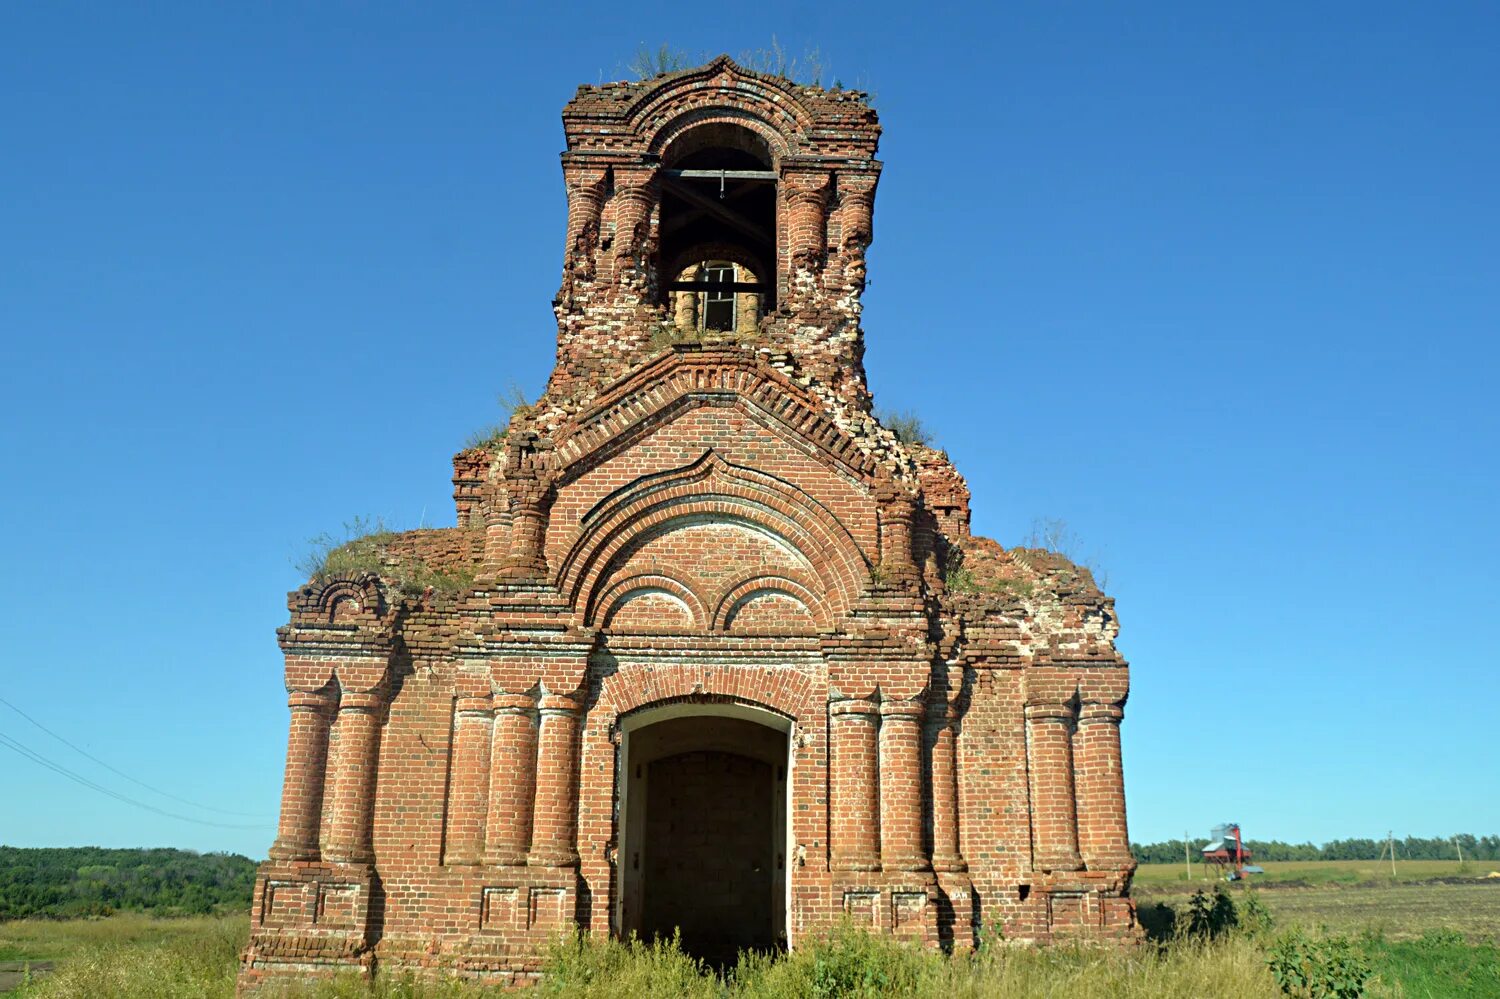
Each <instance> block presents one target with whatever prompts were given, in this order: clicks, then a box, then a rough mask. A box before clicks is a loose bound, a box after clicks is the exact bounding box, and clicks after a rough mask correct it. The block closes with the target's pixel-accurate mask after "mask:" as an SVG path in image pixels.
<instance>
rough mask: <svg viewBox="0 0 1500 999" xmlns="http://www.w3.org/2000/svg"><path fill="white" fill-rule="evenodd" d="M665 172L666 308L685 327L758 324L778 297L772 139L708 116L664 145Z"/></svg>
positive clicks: (742, 329)
mask: <svg viewBox="0 0 1500 999" xmlns="http://www.w3.org/2000/svg"><path fill="white" fill-rule="evenodd" d="M661 176H662V192H661V229H660V233H661V259H662V260H663V261H665V262H666V263H667V266H666V268H664V269H665V270H666V272H667V274H668V275H670V280H669V281H667V282H666V283H665V285H664V292H665V294H666V296H667V301H666V302H665V303H664V304H666V306H667V309H668V315H669V316H670V317H671V318H672V319H673V321H674V322H675V323H676V325H677V326H678V328H679V329H696V330H701V331H708V330H718V331H723V332H737V333H750V332H753V331H754V330H755V328H756V322H757V320H758V318H759V317H760V316H761V315H764V314H765V313H766V312H767V311H769V310H770V309H771V308H773V307H774V305H775V303H774V298H775V287H774V285H775V282H774V281H772V280H771V272H770V268H769V267H768V266H767V265H766V262H768V261H773V260H775V259H776V179H777V173H776V169H775V163H774V157H773V156H772V153H771V150H770V147H769V146H767V144H766V141H765V140H764V139H763V138H762V137H761V136H759V135H757V134H756V133H755V132H753V131H752V130H750V129H749V128H746V127H744V126H743V125H736V124H733V123H729V122H710V123H706V124H703V125H700V126H698V127H696V128H692V129H689V130H688V131H686V132H684V133H683V134H682V135H681V136H679V137H678V138H676V139H675V140H674V141H673V142H672V144H671V145H670V146H669V147H668V148H667V149H666V150H665V153H664V156H663V169H662V174H661ZM688 320H690V321H688Z"/></svg>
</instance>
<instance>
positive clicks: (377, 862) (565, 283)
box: [240, 57, 1138, 990]
mask: <svg viewBox="0 0 1500 999" xmlns="http://www.w3.org/2000/svg"><path fill="white" fill-rule="evenodd" d="M563 124H564V131H565V135H566V141H567V149H566V151H565V152H564V153H563V156H562V166H563V179H564V182H565V183H566V185H567V192H568V218H567V234H566V243H565V254H564V263H563V278H562V286H561V289H560V290H559V292H558V295H557V298H556V300H555V302H554V305H555V311H556V314H557V325H558V332H557V336H558V340H557V365H556V368H555V369H554V371H553V373H552V377H551V380H550V381H549V383H548V386H547V390H546V392H545V393H544V394H543V396H542V397H541V399H540V400H538V401H537V403H536V404H535V405H534V406H532V407H526V408H522V409H520V410H518V411H517V412H516V414H515V416H514V418H513V420H512V421H511V423H510V426H509V429H508V432H507V433H505V434H504V435H503V437H499V438H497V439H495V440H493V441H490V442H487V443H485V444H483V445H480V446H477V447H473V448H470V449H468V450H465V451H463V452H460V453H459V454H458V455H457V456H456V457H455V458H454V478H453V484H454V499H455V502H456V504H457V509H458V525H457V526H456V527H454V528H448V529H441V530H420V531H412V532H408V533H405V534H401V535H397V536H394V537H386V538H380V539H376V540H374V541H370V542H364V543H356V545H357V546H358V545H359V544H363V546H364V547H363V548H362V549H361V551H363V552H364V554H365V555H366V556H367V557H368V558H369V559H370V560H371V562H370V564H369V567H368V571H362V572H357V573H352V574H345V575H322V576H319V577H317V578H315V579H313V580H311V581H310V582H309V583H308V584H307V585H305V586H304V587H302V588H301V589H299V590H297V591H295V592H293V593H292V594H291V595H290V599H289V609H290V611H291V621H290V623H289V624H287V625H286V626H284V627H283V628H282V629H281V630H280V632H279V638H280V643H281V647H282V651H283V652H284V654H285V659H286V685H287V690H288V693H289V706H290V708H291V724H290V735H289V738H288V748H287V765H286V781H285V787H284V792H283V800H282V811H281V821H280V828H279V834H278V836H277V839H276V842H275V844H274V846H273V847H272V848H271V855H270V856H271V859H270V860H268V861H267V862H266V863H265V864H264V865H263V866H262V868H261V872H260V876H259V879H258V881H257V884H256V890H255V901H254V909H253V913H252V921H253V925H252V937H251V941H250V944H249V946H248V947H247V949H246V951H245V954H244V962H243V969H242V973H241V979H240V981H241V987H242V988H243V989H246V990H253V989H254V988H255V987H257V986H258V985H260V984H261V983H262V982H264V981H265V980H266V979H268V978H269V977H273V976H277V975H306V974H309V973H317V972H319V971H324V970H335V969H338V968H341V967H359V968H363V969H366V970H374V969H375V968H376V967H377V966H380V967H384V966H396V967H421V968H437V969H451V970H454V971H458V972H462V973H465V974H468V975H473V976H479V977H482V978H490V979H494V980H497V981H517V980H523V979H525V978H527V977H529V976H532V975H534V974H535V973H536V971H537V968H538V965H539V956H540V954H541V952H542V950H543V948H544V947H545V946H546V944H547V943H548V941H550V940H551V939H553V938H554V937H555V936H556V935H557V934H559V933H562V932H565V931H568V930H570V929H572V928H575V927H581V928H583V929H585V930H588V931H590V932H594V933H611V934H617V935H624V934H629V933H636V934H639V935H642V936H650V935H653V934H657V933H670V932H671V931H672V930H673V928H674V927H677V928H680V929H681V932H682V938H683V942H684V945H685V946H686V947H687V948H688V949H689V950H691V951H693V952H695V953H697V954H699V955H701V956H704V957H708V958H712V959H719V958H724V957H727V956H728V955H730V954H732V953H733V952H734V951H735V950H736V949H738V948H742V947H775V946H790V947H796V946H798V944H799V942H800V941H802V940H804V939H806V938H807V936H808V934H810V933H813V932H815V931H816V930H817V929H818V928H819V927H820V926H826V925H828V924H831V923H833V922H835V921H836V920H838V919H840V918H842V917H845V916H847V917H848V918H850V919H852V920H854V921H855V922H857V923H859V924H862V925H865V926H868V927H869V928H870V929H871V930H873V931H876V932H880V933H891V934H899V935H902V936H910V937H914V938H917V939H920V940H924V941H927V942H929V943H931V944H934V945H936V944H938V943H940V942H943V943H947V942H951V943H953V944H955V945H957V946H960V947H962V946H968V945H971V944H972V943H973V942H974V941H975V939H976V935H977V934H978V933H979V931H980V930H981V928H983V927H990V926H999V927H1002V928H1003V930H1004V933H1005V935H1006V937H1007V938H1009V939H1012V940H1016V939H1023V940H1027V939H1029V940H1037V941H1046V940H1051V939H1055V938H1058V937H1061V936H1069V937H1073V936H1079V937H1095V938H1100V937H1102V938H1115V939H1122V940H1132V939H1135V938H1136V935H1137V933H1138V931H1137V929H1136V926H1135V918H1134V916H1135V912H1134V906H1133V903H1132V902H1131V900H1130V898H1129V885H1130V876H1131V873H1132V871H1133V870H1134V866H1135V865H1134V861H1133V860H1132V859H1131V856H1130V852H1129V847H1128V837H1127V834H1126V825H1125V801H1124V785H1123V783H1122V778H1121V767H1120V736H1119V726H1120V720H1121V715H1122V709H1123V706H1124V704H1125V698H1126V693H1127V690H1128V686H1129V681H1128V671H1127V668H1126V664H1125V662H1124V660H1123V659H1122V658H1121V657H1120V655H1119V653H1118V652H1117V651H1116V650H1115V647H1114V638H1115V635H1116V633H1117V631H1118V628H1117V624H1116V620H1115V614H1114V603H1113V601H1112V600H1111V599H1109V598H1108V597H1106V596H1104V595H1103V594H1102V593H1101V592H1100V591H1099V589H1098V588H1097V587H1096V586H1095V584H1094V581H1093V579H1092V577H1091V576H1090V574H1089V573H1088V571H1087V570H1085V569H1082V568H1079V567H1077V566H1075V565H1073V564H1072V563H1070V562H1069V561H1067V560H1066V559H1065V558H1063V557H1062V556H1060V555H1057V554H1053V553H1049V552H1045V551H1039V550H1025V549H1008V550H1007V549H1003V548H1001V546H1000V545H998V544H996V543H995V542H993V541H990V540H988V539H984V538H978V537H975V536H973V535H971V534H970V532H969V492H968V488H967V487H966V485H965V484H964V480H963V479H962V477H961V476H960V475H959V474H958V472H957V471H956V470H955V469H954V467H953V465H952V464H951V463H950V462H949V460H948V457H947V455H945V454H944V453H943V452H941V451H936V450H933V449H931V448H928V447H924V446H922V445H919V444H912V443H903V442H902V441H900V440H898V439H897V438H896V436H895V435H893V434H892V433H891V432H890V431H889V430H887V429H886V428H884V427H882V426H881V425H880V424H879V423H878V422H877V420H876V419H875V418H874V417H873V416H872V415H871V409H870V404H871V399H870V393H869V391H868V388H867V386H866V382H865V372H864V367H863V363H862V356H863V349H864V348H863V333H862V331H861V329H860V296H861V293H862V291H863V289H864V281H865V253H866V250H867V248H868V247H869V245H870V243H871V239H872V237H873V226H872V210H873V203H874V194H875V186H876V182H877V180H878V178H879V175H880V163H879V162H878V161H877V160H876V159H875V158H874V157H875V154H876V146H877V142H878V139H879V135H880V126H879V124H878V122H877V120H876V115H875V112H874V111H873V110H872V109H871V108H870V106H869V104H868V103H867V102H866V100H865V98H864V95H863V94H861V93H859V92H857V91H848V90H824V89H821V88H818V87H808V86H803V85H799V84H795V83H793V82H791V81H789V80H786V79H782V78H778V77H771V76H764V75H760V74H756V73H752V72H748V71H746V70H743V69H741V68H739V67H738V66H736V65H735V64H734V63H733V62H732V61H731V60H729V59H728V58H727V57H720V58H719V59H716V60H714V61H713V62H711V63H709V64H708V65H706V66H702V67H699V68H697V69H692V70H688V71H684V72H678V73H671V74H666V75H661V76H657V77H655V78H653V79H650V80H644V81H640V82H632V83H611V84H605V85H602V86H585V87H581V88H579V90H578V93H577V95H576V96H575V97H574V99H573V100H572V101H571V102H569V104H568V105H567V107H566V108H565V109H564V111H563Z"/></svg>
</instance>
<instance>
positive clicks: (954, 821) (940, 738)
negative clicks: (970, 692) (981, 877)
mask: <svg viewBox="0 0 1500 999" xmlns="http://www.w3.org/2000/svg"><path fill="white" fill-rule="evenodd" d="M928 713H929V714H939V712H937V711H934V710H931V709H929V712H928ZM957 726H958V717H957V715H956V713H955V712H954V709H953V707H952V705H948V706H946V707H945V708H943V709H942V711H941V712H940V717H938V718H937V719H935V721H934V726H933V738H932V758H931V777H932V866H933V867H934V868H935V869H937V870H939V871H962V870H964V869H965V867H966V866H967V865H965V863H964V858H963V855H962V854H961V852H960V850H959V838H958V728H957Z"/></svg>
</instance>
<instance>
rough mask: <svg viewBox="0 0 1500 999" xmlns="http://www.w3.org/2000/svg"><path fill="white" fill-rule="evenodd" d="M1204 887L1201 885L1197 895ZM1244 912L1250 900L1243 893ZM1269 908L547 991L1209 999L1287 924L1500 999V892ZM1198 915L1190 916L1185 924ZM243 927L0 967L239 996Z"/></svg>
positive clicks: (833, 942)
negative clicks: (1186, 933) (1195, 928)
mask: <svg viewBox="0 0 1500 999" xmlns="http://www.w3.org/2000/svg"><path fill="white" fill-rule="evenodd" d="M1183 887H1193V886H1183ZM1230 892H1231V897H1232V898H1234V899H1235V900H1236V901H1237V903H1238V908H1239V912H1240V913H1241V915H1242V917H1243V915H1244V913H1245V911H1246V903H1247V901H1248V900H1247V898H1246V896H1245V894H1244V892H1243V891H1242V890H1240V889H1235V888H1231V889H1230ZM1256 897H1257V898H1258V899H1259V900H1260V902H1261V904H1262V905H1263V906H1264V907H1265V908H1266V909H1268V910H1270V912H1271V913H1272V915H1273V917H1274V920H1275V924H1276V925H1275V927H1274V928H1272V929H1270V930H1264V931H1262V932H1261V933H1259V934H1258V935H1257V934H1251V933H1248V932H1246V931H1245V927H1244V925H1243V923H1242V925H1241V928H1240V929H1239V930H1237V931H1235V932H1232V933H1229V934H1228V935H1227V936H1225V937H1223V938H1221V939H1218V940H1212V941H1203V940H1193V939H1185V938H1183V937H1181V936H1178V937H1175V938H1172V939H1171V940H1169V941H1168V942H1167V943H1166V944H1165V945H1164V946H1157V945H1155V944H1147V945H1145V946H1142V947H1139V948H1130V949H1118V948H1108V947H1106V948H1079V947H1072V946H1058V947H1052V948H1030V947H1010V946H1006V945H1004V944H1003V942H994V943H992V944H991V945H990V946H989V947H987V948H984V949H982V950H981V951H980V952H979V953H977V954H972V955H965V954H959V955H955V956H953V957H947V956H944V955H942V954H939V953H936V952H932V951H927V950H921V949H917V948H912V947H908V946H906V945H904V944H901V943H898V942H896V941H893V940H891V939H889V938H878V937H870V936H867V935H865V934H862V933H858V932H854V931H849V930H844V931H840V932H838V933H835V934H832V935H830V936H829V937H828V938H826V939H823V940H821V941H818V942H810V941H809V942H804V945H802V946H799V948H798V949H797V950H796V951H794V952H793V953H791V954H789V955H786V956H784V957H779V958H775V959H772V958H767V957H761V956H745V957H742V959H741V961H740V963H739V965H738V966H737V967H735V968H733V969H731V970H730V971H729V972H727V973H726V974H725V976H723V977H717V976H715V975H713V974H712V972H706V971H704V970H703V969H702V968H700V966H699V965H697V964H696V963H695V962H694V961H693V960H692V959H691V958H689V957H688V956H686V955H684V954H683V953H682V952H681V951H679V950H677V949H676V948H675V947H672V946H647V945H644V944H640V943H635V944H625V943H619V942H613V941H598V940H592V939H583V940H573V941H565V942H561V943H559V944H558V945H557V947H556V948H554V950H553V951H552V953H551V955H550V956H549V959H548V963H547V969H546V970H547V977H546V978H545V980H544V982H543V984H542V985H541V986H540V987H539V988H538V989H537V990H536V991H537V993H538V994H539V995H543V996H566V997H575V996H576V997H594V996H598V997H605V996H608V997H614V996H645V997H648V999H649V997H653V996H659V997H662V999H666V997H674V999H675V997H677V996H686V997H689V999H693V997H704V999H708V997H724V999H728V997H744V999H782V997H792V996H798V997H800V996H815V997H816V996H826V997H833V996H876V995H879V996H907V997H912V999H919V997H928V996H932V997H942V999H964V997H975V999H978V997H981V996H1041V997H1057V999H1063V997H1068V999H1073V997H1078V999H1095V997H1098V999H1103V997H1127V999H1129V997H1147V996H1150V997H1158V996H1160V997H1165V999H1172V997H1199V996H1235V997H1247V999H1254V997H1257V996H1265V997H1273V996H1278V995H1281V991H1280V989H1279V988H1278V987H1277V985H1276V982H1275V980H1274V979H1273V977H1272V975H1271V972H1270V971H1269V969H1268V967H1267V964H1266V956H1267V952H1268V949H1269V948H1270V947H1271V945H1272V942H1273V941H1274V940H1275V939H1276V937H1277V935H1278V934H1280V933H1282V932H1283V931H1284V930H1286V929H1287V928H1289V927H1294V926H1300V927H1304V928H1306V929H1307V931H1308V932H1309V933H1311V934H1312V936H1313V938H1314V939H1317V938H1321V937H1325V936H1328V935H1329V934H1344V935H1347V936H1346V938H1348V939H1353V940H1354V941H1355V944H1354V946H1355V948H1356V950H1357V952H1358V954H1360V955H1361V956H1362V957H1363V959H1364V960H1365V961H1366V962H1367V963H1368V964H1369V966H1370V968H1371V969H1372V970H1373V972H1374V977H1373V978H1372V979H1371V981H1370V983H1369V985H1368V987H1367V990H1366V992H1365V994H1366V995H1368V996H1370V997H1396V996H1401V997H1419V996H1444V997H1446V996H1456V997H1468V996H1474V997H1478V996H1494V995H1500V952H1497V949H1496V940H1497V937H1500V885H1496V884H1486V883H1482V882H1481V883H1471V884H1456V885H1446V884H1435V885H1433V884H1394V885H1392V884H1386V885H1377V886H1373V887H1347V886H1344V885H1341V884H1339V883H1337V882H1333V883H1325V884H1323V885H1320V886H1318V887H1314V888H1279V889H1277V888H1270V889H1265V890H1262V891H1259V892H1257V893H1256ZM1185 900H1186V896H1185V895H1184V894H1182V892H1181V891H1168V892H1153V893H1152V900H1148V901H1145V902H1143V908H1145V907H1149V906H1150V905H1153V904H1158V903H1161V902H1165V903H1166V904H1168V905H1170V906H1172V907H1173V908H1175V909H1176V910H1177V911H1178V913H1179V914H1181V913H1184V912H1185V911H1186V905H1185ZM1185 921H1186V920H1184V919H1182V918H1179V920H1178V925H1179V926H1181V925H1183V923H1185ZM248 928H249V927H248V920H246V919H245V917H243V916H234V917H194V918H185V919H153V918H151V917H148V916H142V915H133V914H132V915H119V916H114V917H110V918H107V919H93V920H68V921H56V922H51V921H43V920H22V921H16V922H10V923H0V954H3V955H4V957H0V960H33V961H40V960H53V961H56V962H57V964H58V968H57V971H56V972H55V973H53V974H52V975H50V976H47V977H44V978H42V979H40V980H39V981H37V982H35V983H33V984H31V985H29V986H26V987H24V988H23V989H22V990H21V991H20V993H19V994H18V996H17V999H51V997H63V996H118V997H121V999H131V997H136V996H140V997H147V996H149V997H152V999H156V997H162V999H177V997H183V999H186V997H189V996H191V997H194V999H197V997H207V999H215V997H221V999H230V997H231V996H232V995H233V991H234V977H235V972H236V968H237V962H238V955H239V952H240V949H241V948H242V947H243V945H244V942H245V938H246V935H247V933H248ZM268 994H270V995H272V996H276V995H285V996H299V997H300V996H305V997H313V999H369V997H373V999H460V997H475V996H485V995H496V996H498V995H500V994H502V993H501V992H500V991H499V990H496V989H492V988H491V989H486V988H481V987H479V986H477V985H474V984H472V983H468V982H461V981H457V980H452V979H442V978H432V977H428V978H419V977H413V976H409V975H407V976H403V975H396V974H388V975H383V976H380V977H379V978H378V979H377V980H376V982H375V983H374V985H373V986H372V985H371V984H370V983H368V982H365V981H362V980H360V979H359V978H358V976H345V977H343V978H341V979H337V980H332V981H323V982H320V983H317V984H314V985H296V984H288V985H287V986H286V987H284V988H283V989H280V990H277V991H272V992H270V993H268Z"/></svg>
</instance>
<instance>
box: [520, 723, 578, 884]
mask: <svg viewBox="0 0 1500 999" xmlns="http://www.w3.org/2000/svg"><path fill="white" fill-rule="evenodd" d="M536 769H537V774H536V806H535V808H536V811H535V813H534V815H533V825H532V830H531V853H530V854H529V856H528V857H527V863H529V864H531V865H533V866H537V867H567V866H570V865H572V864H576V863H578V847H577V845H576V840H577V831H578V702H577V701H574V700H573V699H572V698H570V697H561V696H558V695H556V694H548V695H546V696H544V697H543V698H542V700H541V733H540V735H539V737H538V740H537V767H536Z"/></svg>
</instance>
